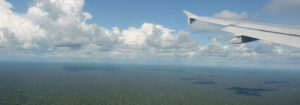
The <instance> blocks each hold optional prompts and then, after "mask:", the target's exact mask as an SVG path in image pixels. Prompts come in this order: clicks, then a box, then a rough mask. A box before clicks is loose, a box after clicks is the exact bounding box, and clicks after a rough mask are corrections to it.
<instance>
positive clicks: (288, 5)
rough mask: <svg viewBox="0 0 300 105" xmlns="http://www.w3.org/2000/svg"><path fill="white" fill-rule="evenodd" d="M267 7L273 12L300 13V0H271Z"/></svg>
mask: <svg viewBox="0 0 300 105" xmlns="http://www.w3.org/2000/svg"><path fill="white" fill-rule="evenodd" d="M266 8H267V9H268V10H269V11H271V12H273V13H278V12H284V11H294V12H297V13H299V9H300V0H271V2H270V3H269V4H268V5H267V6H266Z"/></svg>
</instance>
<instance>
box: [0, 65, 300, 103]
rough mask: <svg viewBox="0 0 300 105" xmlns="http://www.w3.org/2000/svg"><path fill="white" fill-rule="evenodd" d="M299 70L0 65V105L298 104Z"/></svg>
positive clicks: (299, 88) (299, 99)
mask: <svg viewBox="0 0 300 105" xmlns="http://www.w3.org/2000/svg"><path fill="white" fill-rule="evenodd" d="M299 104H300V70H299V71H297V70H271V69H247V68H217V67H184V66H149V65H148V66H147V65H110V64H70V63H67V64H63V63H12V62H10V63H9V62H2V63H0V105H299Z"/></svg>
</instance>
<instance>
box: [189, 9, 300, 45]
mask: <svg viewBox="0 0 300 105" xmlns="http://www.w3.org/2000/svg"><path fill="white" fill-rule="evenodd" d="M184 13H185V14H186V15H187V16H188V24H192V23H193V22H194V21H195V20H199V21H205V22H209V23H214V24H219V25H223V26H226V27H225V28H223V29H222V30H223V31H227V32H230V33H233V34H234V35H236V36H237V38H235V39H233V40H231V43H233V44H239V43H247V42H251V41H255V40H258V39H261V40H267V41H271V42H275V43H280V44H284V45H289V46H293V47H297V48H300V29H296V28H286V27H283V26H271V25H267V24H261V23H253V22H245V21H236V20H228V19H221V18H214V17H200V16H197V15H194V14H192V13H190V12H188V11H184Z"/></svg>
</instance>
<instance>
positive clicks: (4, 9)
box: [0, 0, 300, 64]
mask: <svg viewBox="0 0 300 105" xmlns="http://www.w3.org/2000/svg"><path fill="white" fill-rule="evenodd" d="M83 6H84V0H34V5H33V6H31V7H29V8H28V11H27V13H25V14H18V13H15V12H13V11H12V10H11V8H12V7H13V6H12V5H11V4H10V3H9V2H7V1H5V0H0V51H1V52H0V54H2V55H3V54H7V55H25V56H26V55H34V56H46V57H79V58H81V57H82V58H88V59H96V60H103V59H114V61H119V60H125V61H129V60H130V61H137V62H143V61H146V62H147V61H149V60H155V61H157V60H162V61H165V60H166V59H169V60H170V59H171V60H176V62H179V61H182V62H183V63H191V64H196V63H201V64H207V63H213V64H218V63H220V64H222V63H223V64H224V63H228V62H231V63H232V64H235V63H242V62H244V63H248V62H249V61H251V60H252V61H265V60H264V59H261V58H265V59H268V60H271V61H277V59H279V58H280V59H283V60H284V62H289V63H293V62H295V60H297V59H290V58H297V57H298V58H299V57H300V51H298V50H286V49H284V48H282V47H281V46H280V45H277V44H272V43H268V42H257V43H251V44H241V45H223V44H221V43H219V41H218V40H228V39H229V38H231V37H232V35H229V36H214V35H212V36H210V39H211V43H209V44H206V45H199V44H198V43H197V41H195V40H193V39H192V38H191V36H190V34H189V33H188V32H185V31H176V30H172V29H169V28H166V27H164V26H162V25H157V24H153V23H143V24H142V25H141V26H140V27H129V28H128V29H124V30H120V29H119V28H118V27H113V28H112V29H107V28H105V27H101V26H98V25H97V24H88V23H86V21H87V20H89V19H92V17H93V16H92V14H90V13H88V12H84V11H83V10H82V9H83ZM214 17H218V18H226V19H238V20H240V19H247V13H246V12H243V13H240V14H238V13H235V12H231V11H228V10H225V11H222V12H220V13H217V14H215V15H214ZM199 25H200V26H201V27H200V28H199V27H198V26H199ZM199 25H198V26H197V23H196V25H195V26H192V27H197V28H198V29H196V30H202V31H203V30H204V31H210V30H216V29H218V28H219V27H216V26H210V24H207V23H205V24H203V23H202V24H201V23H200V24H199ZM288 55H289V56H288ZM193 59H194V60H193ZM257 59H259V60H257ZM274 59H275V60H274ZM141 60H142V61H141ZM189 61H191V62H189ZM278 62H280V61H278Z"/></svg>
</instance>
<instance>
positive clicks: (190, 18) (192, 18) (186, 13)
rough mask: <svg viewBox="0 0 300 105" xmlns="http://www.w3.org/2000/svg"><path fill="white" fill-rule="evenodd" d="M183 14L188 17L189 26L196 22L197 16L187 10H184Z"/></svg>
mask: <svg viewBox="0 0 300 105" xmlns="http://www.w3.org/2000/svg"><path fill="white" fill-rule="evenodd" d="M183 13H184V14H185V15H186V16H187V17H188V24H192V23H193V22H195V21H196V17H197V15H195V14H193V13H191V12H188V11H186V10H183Z"/></svg>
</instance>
